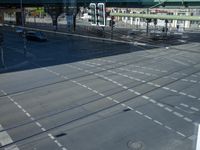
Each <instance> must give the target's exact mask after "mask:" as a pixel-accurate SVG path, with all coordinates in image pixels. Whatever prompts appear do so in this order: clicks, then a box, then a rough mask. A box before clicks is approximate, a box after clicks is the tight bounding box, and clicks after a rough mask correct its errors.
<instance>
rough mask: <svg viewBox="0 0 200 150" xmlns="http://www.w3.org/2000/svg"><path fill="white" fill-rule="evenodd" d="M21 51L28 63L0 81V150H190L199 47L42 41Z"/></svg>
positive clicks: (198, 96)
mask: <svg viewBox="0 0 200 150" xmlns="http://www.w3.org/2000/svg"><path fill="white" fill-rule="evenodd" d="M4 31H6V32H5V35H6V39H7V40H6V42H5V45H6V46H7V47H8V48H13V49H18V50H19V51H20V50H21V51H22V50H23V49H22V47H23V46H22V41H21V40H20V38H16V37H17V34H16V33H13V32H12V31H11V30H9V29H5V30H4ZM27 48H28V51H29V53H30V54H32V55H33V59H30V60H29V63H28V64H27V65H26V66H24V67H22V68H18V69H17V70H16V69H15V70H12V71H10V72H7V73H2V74H1V75H0V90H1V91H0V149H5V148H10V149H14V150H18V149H20V150H29V149H30V150H33V149H34V150H44V149H49V150H51V149H52V150H54V149H62V150H112V149H114V150H195V144H196V136H197V125H198V123H199V121H200V117H199V112H200V103H199V102H200V101H199V100H200V93H199V89H200V44H199V43H197V42H191V43H188V44H184V45H178V46H168V47H161V48H157V49H148V47H145V46H135V45H130V44H122V43H114V42H105V41H104V42H102V41H97V40H91V39H81V38H77V37H69V36H65V35H58V34H55V35H52V34H49V35H48V41H47V42H43V43H37V42H29V43H28V46H27Z"/></svg>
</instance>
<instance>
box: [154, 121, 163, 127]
mask: <svg viewBox="0 0 200 150" xmlns="http://www.w3.org/2000/svg"><path fill="white" fill-rule="evenodd" d="M153 121H154V122H155V123H157V124H159V125H161V126H162V125H163V123H161V122H160V121H158V120H153Z"/></svg>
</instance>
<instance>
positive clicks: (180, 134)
mask: <svg viewBox="0 0 200 150" xmlns="http://www.w3.org/2000/svg"><path fill="white" fill-rule="evenodd" d="M176 133H177V134H179V135H181V136H183V137H186V135H185V134H183V133H181V132H179V131H176Z"/></svg>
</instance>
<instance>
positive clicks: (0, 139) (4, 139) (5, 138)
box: [0, 124, 19, 150]
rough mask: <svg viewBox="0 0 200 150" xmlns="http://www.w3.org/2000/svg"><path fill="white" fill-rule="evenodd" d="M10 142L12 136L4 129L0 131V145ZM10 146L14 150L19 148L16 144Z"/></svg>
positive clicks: (1, 128) (0, 128)
mask: <svg viewBox="0 0 200 150" xmlns="http://www.w3.org/2000/svg"><path fill="white" fill-rule="evenodd" d="M1 130H3V127H2V126H1V124H0V131H1ZM12 142H13V140H12V138H11V137H10V136H9V134H8V133H7V132H6V131H3V132H0V143H1V146H4V145H7V144H10V143H12ZM12 147H14V150H19V148H18V147H17V146H16V145H12ZM8 148H9V147H8ZM8 148H7V149H8Z"/></svg>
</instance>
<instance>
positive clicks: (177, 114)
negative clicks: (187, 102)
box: [173, 111, 183, 117]
mask: <svg viewBox="0 0 200 150" xmlns="http://www.w3.org/2000/svg"><path fill="white" fill-rule="evenodd" d="M173 113H174V114H175V115H176V116H178V117H183V115H182V114H180V113H178V112H176V111H175V112H173Z"/></svg>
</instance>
